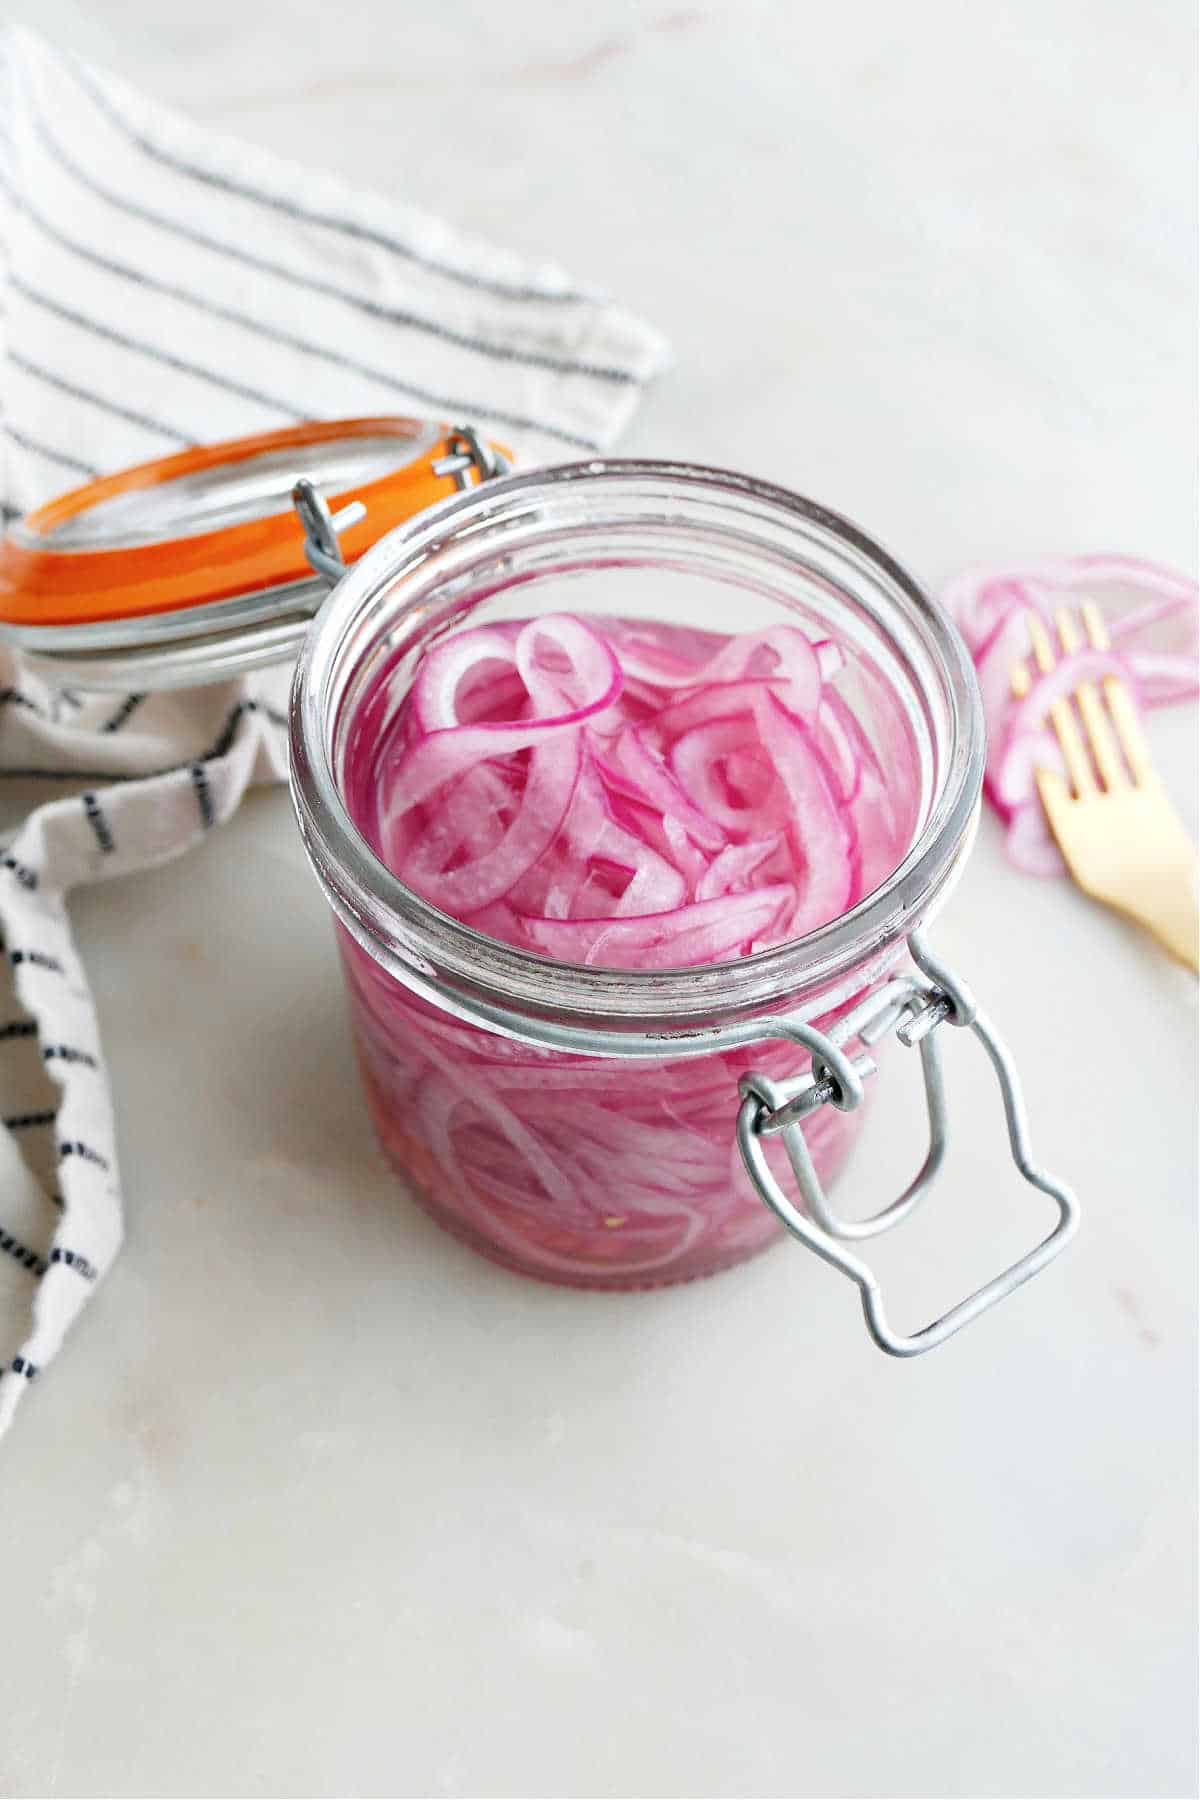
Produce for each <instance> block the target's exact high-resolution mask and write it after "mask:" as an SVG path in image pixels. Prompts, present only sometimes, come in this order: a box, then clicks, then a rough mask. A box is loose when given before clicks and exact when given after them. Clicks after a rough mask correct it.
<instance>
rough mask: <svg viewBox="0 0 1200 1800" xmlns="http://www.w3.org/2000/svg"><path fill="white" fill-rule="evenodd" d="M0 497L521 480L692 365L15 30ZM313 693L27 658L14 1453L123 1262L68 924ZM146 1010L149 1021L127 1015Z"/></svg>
mask: <svg viewBox="0 0 1200 1800" xmlns="http://www.w3.org/2000/svg"><path fill="white" fill-rule="evenodd" d="M0 215H2V218H3V227H2V232H0V237H2V242H0V259H2V261H0V411H2V417H0V444H2V447H3V451H2V458H0V506H2V507H3V512H4V518H5V521H6V522H7V521H9V520H11V519H12V518H14V517H18V516H19V515H20V514H21V513H23V512H25V511H27V510H28V509H29V508H30V507H32V506H35V505H37V504H39V503H41V502H42V501H45V500H47V499H48V498H50V497H51V496H52V495H54V494H55V493H57V492H59V491H61V490H62V489H64V488H67V487H74V486H76V485H78V484H79V483H80V482H82V481H85V480H87V479H88V478H89V477H91V476H93V475H96V474H99V473H102V472H107V471H110V470H113V469H117V468H120V467H122V466H123V465H125V464H128V463H131V462H140V461H144V460H145V459H147V458H149V457H153V456H157V455H163V454H166V453H168V452H170V451H172V450H176V449H180V448H182V447H184V446H186V445H189V444H195V443H201V442H207V441H212V440H214V439H218V438H224V437H230V436H236V435H239V434H242V433H245V432H249V431H256V430H265V429H269V428H271V427H273V426H279V425H283V424H287V423H289V422H292V421H295V420H298V419H305V418H337V417H347V416H351V415H354V414H367V413H375V412H392V413H403V414H409V415H415V416H417V417H432V418H436V419H442V420H450V421H453V422H456V423H457V422H468V423H472V424H479V425H482V426H483V427H484V428H485V429H489V430H491V431H492V432H494V433H495V435H497V436H500V437H502V438H503V439H505V440H506V441H508V442H509V443H512V444H513V445H514V446H515V448H516V449H517V452H518V455H519V456H520V458H521V460H522V461H526V462H528V461H547V460H555V461H557V460H561V459H562V458H563V457H564V456H572V455H575V454H579V453H583V452H587V451H589V450H598V449H602V448H604V447H605V446H606V445H608V444H609V443H611V441H612V440H613V438H614V437H615V435H616V434H617V433H618V432H619V431H620V429H621V428H622V426H623V425H624V424H625V423H626V422H627V420H628V419H629V418H630V416H631V414H632V412H633V410H634V408H635V407H636V405H637V401H638V398H639V395H640V394H641V392H642V389H643V387H644V386H645V384H646V382H647V381H648V380H649V379H650V378H651V377H652V376H653V375H654V374H655V372H656V371H657V370H658V369H659V368H660V367H661V366H662V365H663V363H664V361H665V347H664V344H663V341H662V339H661V338H660V337H659V336H658V335H657V334H656V333H655V332H653V331H652V330H651V329H650V328H649V327H648V326H646V325H644V324H642V323H641V322H640V321H639V320H637V319H635V318H632V317H631V316H630V315H629V314H628V313H625V312H623V311H622V310H620V309H619V308H617V307H615V306H613V305H612V304H611V303H609V302H608V301H606V300H605V299H603V298H602V297H600V296H598V295H597V294H595V293H593V292H591V291H589V290H586V289H582V288H580V287H578V286H576V285H574V284H573V283H572V282H571V281H569V280H568V279H567V277H566V276H565V275H564V274H563V273H562V272H561V271H560V270H558V269H557V268H554V267H552V266H543V265H537V266H534V265H531V264H529V263H527V262H525V261H523V260H522V259H520V258H518V257H516V256H514V255H511V254H509V253H507V252H504V251H499V250H496V249H493V248H490V247H488V246H485V245H483V244H480V243H477V242H472V241H469V240H467V239H465V238H462V237H459V236H458V235H457V234H456V233H454V232H453V231H452V230H450V229H449V228H448V227H447V226H446V225H444V224H442V223H440V222H439V221H438V220H436V219H433V218H431V217H429V216H428V215H427V214H424V213H421V212H418V211H416V210H414V209H412V208H410V207H407V206H403V205H400V204H398V203H396V202H393V201H386V200H383V199H377V198H373V197H371V196H370V195H367V194H362V193H359V192H357V191H350V190H349V189H347V188H346V187H345V186H343V185H342V184H340V183H338V182H335V181H332V180H330V179H329V178H327V177H325V176H323V175H319V174H314V173H310V172H303V173H302V172H301V171H299V170H298V169H296V168H294V167H291V166H289V165H288V164H286V163H283V162H281V161H279V160H277V159H276V158H274V157H271V156H269V155H267V154H265V153H261V152H258V151H254V150H251V149H248V148H247V146H246V145H244V144H238V143H234V142H232V141H230V140H228V139H225V138H221V137H217V136H214V135H211V134H210V133H208V132H207V131H204V130H202V129H200V128H199V127H197V126H196V125H194V124H191V123H189V122H188V121H187V120H186V119H183V118H180V117H178V116H176V115H175V114H173V113H170V112H167V111H164V110H163V109H162V108H161V107H158V106H156V105H153V104H152V103H151V102H150V101H148V100H147V99H145V98H144V97H143V96H142V95H140V94H138V93H136V92H134V91H133V90H132V89H130V88H128V87H126V86H125V85H124V83H122V82H120V81H118V80H116V79H115V78H113V77H111V76H109V75H105V74H100V73H98V72H97V71H96V70H94V69H90V68H87V67H85V66H83V65H82V64H80V63H79V62H77V61H75V60H73V59H72V58H71V57H70V56H68V55H66V54H64V53H62V52H59V51H55V50H53V49H51V48H50V46H49V45H48V44H46V43H45V42H44V41H43V40H41V39H40V38H38V37H36V36H34V35H32V34H31V33H29V32H26V31H23V30H19V29H15V28H11V29H8V30H7V31H5V32H3V33H2V34H0ZM287 677H288V671H287V670H273V671H268V672H267V673H266V674H263V675H259V676H253V677H250V678H248V679H247V680H244V681H241V682H236V683H225V684H222V685H220V686H213V687H208V688H204V689H202V690H196V691H193V692H191V693H188V694H185V695H179V694H163V695H149V696H147V695H142V694H129V695H127V696H124V697H119V696H118V697H114V696H113V695H108V696H89V695H87V694H84V693H76V692H56V691H54V690H53V689H50V688H48V687H47V686H45V685H44V684H43V683H41V682H40V681H39V680H38V679H37V678H36V677H35V676H34V675H33V673H32V672H31V671H29V670H28V669H25V668H23V667H22V665H21V662H20V659H19V658H17V657H15V656H14V655H13V654H12V652H11V651H9V650H8V649H7V648H0V809H2V811H0V832H2V833H3V836H2V838H0V844H2V848H0V936H2V940H3V950H4V953H5V959H6V962H7V970H6V971H4V972H0V1106H2V1108H3V1119H4V1125H5V1130H4V1131H3V1132H2V1133H0V1159H2V1166H0V1434H2V1433H3V1431H4V1430H5V1428H6V1426H7V1425H8V1424H9V1422H10V1421H11V1418H12V1415H13V1411H14V1409H15V1407H16V1405H17V1403H18V1400H19V1398H20V1396H21V1395H22V1394H23V1393H24V1392H26V1391H27V1390H28V1387H29V1384H30V1382H31V1381H32V1380H33V1379H34V1377H35V1376H37V1375H38V1373H39V1372H40V1371H41V1370H43V1369H44V1368H45V1366H46V1364H47V1363H48V1362H49V1361H50V1359H51V1358H52V1357H53V1356H54V1354H55V1352H56V1351H57V1350H58V1347H59V1345H60V1344H61V1342H62V1339H63V1336H64V1334H65V1332H66V1331H67V1329H68V1327H69V1326H70V1324H71V1322H72V1321H73V1319H74V1318H75V1317H76V1316H77V1315H78V1313H79V1311H80V1310H81V1308H82V1307H83V1305H84V1304H85V1303H86V1300H87V1298H88V1296H89V1295H90V1294H91V1293H92V1292H93V1291H94V1289H95V1286H96V1283H97V1282H98V1281H99V1280H100V1278H101V1277H102V1276H103V1275H104V1274H105V1273H106V1271H107V1270H108V1268H109V1267H110V1265H111V1263H112V1261H113V1258H114V1256H115V1255H116V1252H117V1249H118V1246H119V1244H120V1241H121V1231H122V1224H121V1211H122V1209H121V1189H120V1182H119V1179H118V1173H117V1155H116V1144H115V1134H114V1122H113V1107H112V1102H111V1099H110V1095H109V1089H108V1081H107V1076H106V1073H105V1067H104V1058H103V1054H102V1050H101V1046H100V1042H99V1037H98V1034H97V1027H96V1016H95V1011H94V1008H93V1005H92V1000H91V996H90V993H89V989H88V983H87V978H86V975H85V973H84V971H83V969H82V967H81V966H80V962H79V958H78V956H77V954H76V950H75V946H74V943H73V940H72V936H71V930H70V926H69V922H68V917H67V910H66V899H65V896H66V895H67V894H68V892H69V891H70V889H71V888H72V887H74V886H76V885H78V884H79V883H82V882H87V881H93V880H99V879H102V878H104V877H107V876H112V875H123V874H129V873H130V872H131V871H136V870H139V869H144V868H148V867H150V866H152V865H153V864H156V863H159V862H162V861H165V860H167V859H169V858H171V857H175V856H178V855H180V854H181V853H182V852H183V851H185V850H187V849H189V848H191V847H192V846H193V845H194V844H197V843H199V841H200V840H201V838H203V836H204V835H205V833H206V832H207V831H208V830H210V829H211V828H212V827H213V826H214V825H217V824H220V823H221V822H222V821H223V820H225V819H227V818H228V817H229V815H230V814H231V813H232V812H233V811H234V809H235V808H236V807H237V805H238V803H239V801H240V799H241V796H242V794H243V793H244V791H245V789H246V787H247V786H248V785H249V784H251V783H255V782H269V781H278V780H280V779H281V778H282V777H283V775H284V772H285V753H284V744H283V724H284V714H283V708H284V705H285V703H286V689H287ZM131 1004H136V1000H135V999H131Z"/></svg>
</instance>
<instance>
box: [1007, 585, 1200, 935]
mask: <svg viewBox="0 0 1200 1800" xmlns="http://www.w3.org/2000/svg"><path fill="white" fill-rule="evenodd" d="M1080 616H1081V618H1082V621H1083V629H1084V631H1085V632H1086V633H1087V638H1088V642H1089V643H1090V644H1091V646H1092V648H1093V649H1095V650H1107V649H1108V647H1109V640H1108V632H1107V631H1106V630H1105V627H1104V621H1103V619H1102V618H1101V617H1100V614H1099V612H1098V611H1097V609H1096V607H1095V606H1093V605H1092V604H1091V603H1090V602H1088V603H1085V604H1084V605H1083V606H1082V607H1081V608H1080ZM1026 623H1027V625H1028V628H1029V641H1030V646H1031V648H1032V650H1033V660H1034V662H1035V664H1036V665H1037V669H1038V672H1039V674H1042V675H1049V674H1050V673H1051V671H1052V670H1053V668H1054V665H1055V651H1054V646H1053V644H1052V642H1051V640H1050V634H1049V633H1048V632H1047V630H1046V627H1045V626H1044V624H1043V623H1042V621H1041V619H1040V618H1039V617H1038V616H1037V614H1036V613H1030V614H1028V615H1027V619H1026ZM1055 624H1056V625H1057V627H1058V637H1059V642H1060V643H1061V645H1062V648H1063V650H1064V651H1065V652H1066V653H1067V655H1071V654H1072V653H1073V652H1074V651H1076V650H1078V649H1079V648H1080V644H1081V638H1080V632H1079V625H1078V623H1077V622H1076V620H1075V618H1074V616H1073V615H1072V614H1071V613H1070V612H1068V611H1067V610H1066V609H1065V608H1064V609H1063V610H1061V611H1059V612H1058V613H1056V614H1055ZM1032 686H1033V677H1032V674H1031V673H1030V669H1029V665H1028V663H1027V662H1024V661H1022V662H1018V663H1014V665H1013V669H1012V691H1013V694H1014V696H1015V697H1016V698H1017V699H1018V700H1023V699H1024V698H1025V696H1026V695H1027V694H1028V693H1029V691H1030V689H1031V688H1032ZM1072 700H1073V701H1074V705H1072V704H1071V702H1072ZM1077 719H1078V721H1079V722H1078V723H1077ZM1050 722H1051V724H1052V725H1053V727H1054V733H1055V736H1056V737H1057V738H1058V742H1059V747H1060V749H1061V750H1062V754H1063V762H1064V763H1065V764H1066V770H1067V778H1066V780H1064V779H1063V777H1062V775H1060V774H1059V773H1058V771H1057V770H1055V769H1038V770H1037V771H1036V780H1037V787H1038V793H1039V794H1040V795H1041V799H1042V805H1043V806H1044V807H1045V809H1046V817H1047V819H1048V820H1049V823H1050V829H1051V831H1052V832H1053V833H1054V836H1055V838H1056V839H1057V841H1058V847H1059V849H1060V850H1061V851H1062V853H1063V858H1064V860H1065V862H1066V865H1067V867H1068V869H1070V871H1071V874H1072V875H1073V876H1074V878H1075V881H1076V882H1077V884H1078V885H1079V886H1080V887H1081V888H1082V889H1083V891H1084V893H1085V894H1091V895H1092V897H1093V899H1096V900H1100V901H1102V902H1103V904H1104V905H1105V906H1111V907H1113V908H1114V909H1115V910H1116V911H1117V912H1121V913H1125V914H1126V915H1127V917H1129V918H1131V919H1136V920H1137V922H1138V924H1139V925H1144V926H1145V927H1146V929H1147V930H1148V931H1151V932H1153V933H1154V936H1155V937H1156V938H1157V939H1158V940H1159V942H1160V943H1161V944H1164V945H1165V946H1166V948H1167V949H1168V950H1169V951H1170V952H1171V954H1172V956H1176V957H1178V958H1179V960H1180V962H1184V963H1186V964H1187V965H1188V967H1189V968H1190V969H1197V968H1200V946H1198V939H1200V909H1198V908H1197V899H1196V852H1195V849H1194V847H1193V845H1192V843H1191V840H1190V839H1189V838H1188V835H1187V832H1186V831H1185V830H1184V828H1183V825H1182V823H1181V822H1180V820H1179V817H1178V815H1177V814H1176V812H1175V809H1174V808H1173V807H1172V805H1171V802H1170V801H1169V800H1168V799H1167V796H1166V793H1165V791H1164V789H1163V786H1162V783H1161V782H1160V780H1159V778H1158V776H1157V775H1156V773H1155V771H1154V766H1153V764H1152V763H1151V760H1150V752H1149V751H1148V749H1147V748H1146V741H1145V739H1144V738H1143V736H1142V729H1141V726H1140V724H1139V723H1138V717H1137V711H1136V709H1135V707H1134V704H1133V700H1132V698H1131V696H1130V693H1129V689H1128V688H1127V687H1126V686H1125V683H1124V682H1123V681H1122V680H1121V679H1120V678H1119V677H1118V676H1116V675H1106V676H1105V677H1104V679H1103V681H1102V682H1101V683H1100V686H1099V688H1097V686H1096V683H1095V682H1094V681H1081V682H1080V684H1079V686H1078V687H1077V688H1076V689H1075V691H1074V693H1073V694H1072V695H1070V696H1064V697H1063V698H1061V699H1058V700H1056V701H1055V702H1054V704H1053V705H1052V706H1051V708H1050ZM1080 723H1082V726H1083V730H1082V732H1081V731H1080ZM1089 751H1090V755H1089Z"/></svg>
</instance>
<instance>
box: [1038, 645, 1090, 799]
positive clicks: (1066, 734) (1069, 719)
mask: <svg viewBox="0 0 1200 1800" xmlns="http://www.w3.org/2000/svg"><path fill="white" fill-rule="evenodd" d="M1025 623H1026V626H1027V628H1028V631H1029V641H1030V643H1031V644H1032V646H1033V657H1034V661H1035V662H1036V663H1037V666H1038V669H1039V670H1040V671H1041V673H1042V674H1043V675H1049V674H1050V673H1051V672H1052V671H1053V668H1054V646H1053V645H1052V644H1051V642H1050V636H1049V633H1048V632H1047V630H1046V627H1045V626H1044V625H1043V624H1042V621H1041V620H1040V619H1039V618H1038V616H1037V614H1036V613H1027V614H1026V616H1025ZM1050 722H1051V724H1052V725H1053V726H1054V735H1055V736H1056V737H1057V739H1058V744H1059V749H1060V750H1061V751H1062V753H1063V761H1064V762H1065V763H1066V765H1067V775H1068V777H1069V778H1070V782H1071V786H1072V788H1073V789H1074V791H1075V793H1076V794H1077V795H1078V796H1079V798H1080V799H1081V800H1082V799H1084V798H1085V797H1086V796H1087V795H1089V794H1094V793H1096V791H1097V789H1096V777H1095V775H1094V774H1093V773H1092V765H1091V762H1090V761H1089V759H1088V753H1087V751H1086V750H1085V748H1084V744H1083V738H1082V736H1081V734H1080V731H1079V727H1078V725H1076V723H1075V715H1074V713H1073V712H1072V711H1071V703H1070V701H1069V700H1063V699H1059V700H1055V701H1054V702H1053V704H1052V705H1051V707H1050Z"/></svg>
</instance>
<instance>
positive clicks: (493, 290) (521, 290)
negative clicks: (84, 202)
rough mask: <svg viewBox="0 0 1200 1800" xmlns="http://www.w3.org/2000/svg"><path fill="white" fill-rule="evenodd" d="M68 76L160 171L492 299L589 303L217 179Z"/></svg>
mask: <svg viewBox="0 0 1200 1800" xmlns="http://www.w3.org/2000/svg"><path fill="white" fill-rule="evenodd" d="M69 60H70V68H71V73H72V74H73V75H74V77H75V79H76V80H77V81H78V82H79V84H80V86H81V87H82V88H84V89H85V90H86V92H87V93H88V94H89V96H90V97H91V99H92V101H93V102H94V103H95V105H96V108H97V110H98V111H99V112H101V113H103V115H104V117H105V118H106V119H108V121H109V123H110V124H112V125H114V126H115V127H116V128H117V130H118V131H119V132H121V133H122V135H123V136H124V137H125V138H126V139H128V141H129V142H130V143H131V144H135V145H136V146H137V148H138V149H139V150H141V151H142V152H143V153H144V154H145V155H146V156H149V157H151V158H152V159H153V161H155V162H158V163H161V164H162V165H163V166H164V168H168V169H174V170H175V172H176V174H179V175H186V176H188V177H189V179H190V180H192V181H198V182H201V183H202V184H203V185H204V186H206V187H211V188H216V189H217V190H218V192H221V193H226V194H236V195H237V196H238V198H239V199H241V200H250V201H252V202H253V203H254V204H255V205H256V206H263V207H266V208H267V209H268V210H269V211H271V212H277V213H281V214H282V215H283V216H284V217H285V218H288V219H298V220H300V222H301V223H302V224H305V225H320V226H323V227H324V228H325V229H326V230H329V231H336V232H338V233H339V234H340V235H341V236H343V237H348V238H353V239H355V240H356V241H357V242H359V243H366V244H376V245H378V246H379V248H380V249H381V250H390V251H392V252H393V254H395V255H396V256H402V257H404V259H405V260H406V261H407V262H412V263H416V264H417V265H418V267H420V268H422V269H429V270H430V271H431V272H432V273H434V274H435V275H444V276H445V277H446V279H447V280H448V281H455V282H458V284H459V285H460V286H462V287H469V288H475V289H477V290H478V291H480V292H482V293H486V294H496V295H498V296H499V297H500V298H501V299H503V300H538V301H545V302H546V303H548V304H549V305H563V304H565V303H569V302H579V301H581V300H584V301H586V300H591V299H593V298H594V296H592V295H591V294H588V293H586V292H584V291H583V290H582V289H571V288H554V289H549V290H547V289H545V288H540V287H534V286H532V285H531V284H529V283H526V282H510V281H502V280H501V279H500V278H499V277H497V276H490V275H478V274H476V273H475V272H474V271H473V270H470V269H463V268H458V267H456V266H455V265H454V264H453V263H444V262H439V261H438V259H437V258H436V257H434V256H429V255H426V253H425V252H424V251H421V250H417V249H415V248H414V247H413V245H412V244H407V243H405V242H404V240H403V239H402V238H398V237H395V236H394V235H393V234H392V233H391V232H387V231H381V230H380V229H379V228H378V227H376V226H372V225H363V224H360V223H359V221H358V220H357V219H344V218H339V217H338V216H337V214H335V213H325V212H320V211H318V210H317V209H316V208H314V207H308V206H302V205H301V204H300V202H299V201H298V200H291V199H285V198H284V197H283V195H281V194H269V193H264V192H263V190H262V189H261V188H255V187H251V186H250V185H249V183H248V182H244V181H236V180H235V179H234V178H233V177H232V176H231V175H223V174H220V173H219V172H218V171H217V170H215V169H204V168H201V167H200V166H199V165H198V164H196V163H193V162H190V161H189V160H188V159H187V158H186V157H184V156H180V155H178V154H177V153H175V152H173V151H170V150H164V149H163V148H162V147H161V145H159V144H156V143H154V142H153V140H152V139H151V138H148V137H147V136H145V134H144V133H143V132H140V131H138V130H137V129H136V127H135V126H133V125H131V124H130V123H129V121H128V119H126V118H124V117H123V116H122V114H121V113H120V112H119V111H118V110H117V107H116V104H115V102H114V101H113V100H112V99H111V98H110V97H109V95H108V94H107V93H106V92H105V91H104V88H103V87H102V86H101V84H100V83H99V82H98V81H97V80H96V79H95V77H94V76H93V75H92V73H91V71H90V70H89V69H88V68H87V67H86V65H84V64H83V63H81V62H78V61H77V60H76V59H75V58H74V57H71V58H70V59H69Z"/></svg>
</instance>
